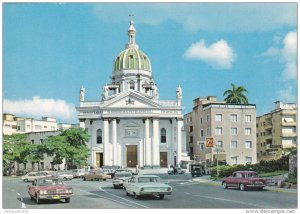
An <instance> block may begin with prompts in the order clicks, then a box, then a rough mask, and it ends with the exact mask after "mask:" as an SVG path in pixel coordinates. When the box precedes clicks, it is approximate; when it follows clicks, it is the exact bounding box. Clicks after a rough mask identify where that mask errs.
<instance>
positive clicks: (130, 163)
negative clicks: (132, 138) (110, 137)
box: [126, 145, 137, 167]
mask: <svg viewBox="0 0 300 214" xmlns="http://www.w3.org/2000/svg"><path fill="white" fill-rule="evenodd" d="M126 153H127V156H126V157H127V167H136V165H137V146H136V145H127V146H126Z"/></svg>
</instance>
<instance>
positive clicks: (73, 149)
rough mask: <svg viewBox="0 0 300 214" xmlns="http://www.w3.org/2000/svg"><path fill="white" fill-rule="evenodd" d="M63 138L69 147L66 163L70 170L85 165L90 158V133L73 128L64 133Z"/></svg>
mask: <svg viewBox="0 0 300 214" xmlns="http://www.w3.org/2000/svg"><path fill="white" fill-rule="evenodd" d="M61 136H62V137H65V142H66V145H68V146H67V161H66V162H67V166H68V168H73V167H76V166H83V165H85V164H86V161H87V158H88V156H89V149H88V148H87V144H86V143H87V142H88V141H89V139H90V135H89V134H88V132H87V131H86V130H84V129H81V128H79V129H76V128H71V129H67V130H65V131H63V132H62V133H61Z"/></svg>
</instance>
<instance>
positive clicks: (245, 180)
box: [222, 171, 266, 190]
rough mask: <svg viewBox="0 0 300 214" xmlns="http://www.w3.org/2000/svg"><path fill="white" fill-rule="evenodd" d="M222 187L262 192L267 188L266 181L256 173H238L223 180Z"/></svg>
mask: <svg viewBox="0 0 300 214" xmlns="http://www.w3.org/2000/svg"><path fill="white" fill-rule="evenodd" d="M222 186H223V188H224V189H227V188H228V187H235V188H239V189H240V190H246V189H248V188H249V189H250V188H253V189H258V190H262V189H263V188H264V187H265V186H266V180H265V179H263V178H260V177H259V176H258V175H257V173H256V172H254V171H236V172H234V173H233V174H232V175H231V176H229V177H227V178H224V179H223V180H222Z"/></svg>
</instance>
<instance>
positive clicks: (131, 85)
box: [129, 80, 134, 90]
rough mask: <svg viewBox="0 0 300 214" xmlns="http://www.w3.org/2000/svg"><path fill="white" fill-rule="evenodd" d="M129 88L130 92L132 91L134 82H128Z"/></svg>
mask: <svg viewBox="0 0 300 214" xmlns="http://www.w3.org/2000/svg"><path fill="white" fill-rule="evenodd" d="M129 87H130V89H131V90H134V81H133V80H131V81H130V83H129Z"/></svg>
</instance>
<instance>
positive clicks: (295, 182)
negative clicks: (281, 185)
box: [287, 175, 297, 184]
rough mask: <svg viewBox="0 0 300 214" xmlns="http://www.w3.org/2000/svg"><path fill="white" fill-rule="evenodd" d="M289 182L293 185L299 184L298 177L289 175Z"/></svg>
mask: <svg viewBox="0 0 300 214" xmlns="http://www.w3.org/2000/svg"><path fill="white" fill-rule="evenodd" d="M287 181H288V182H289V183H292V184H297V176H295V175H289V177H288V180H287Z"/></svg>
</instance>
